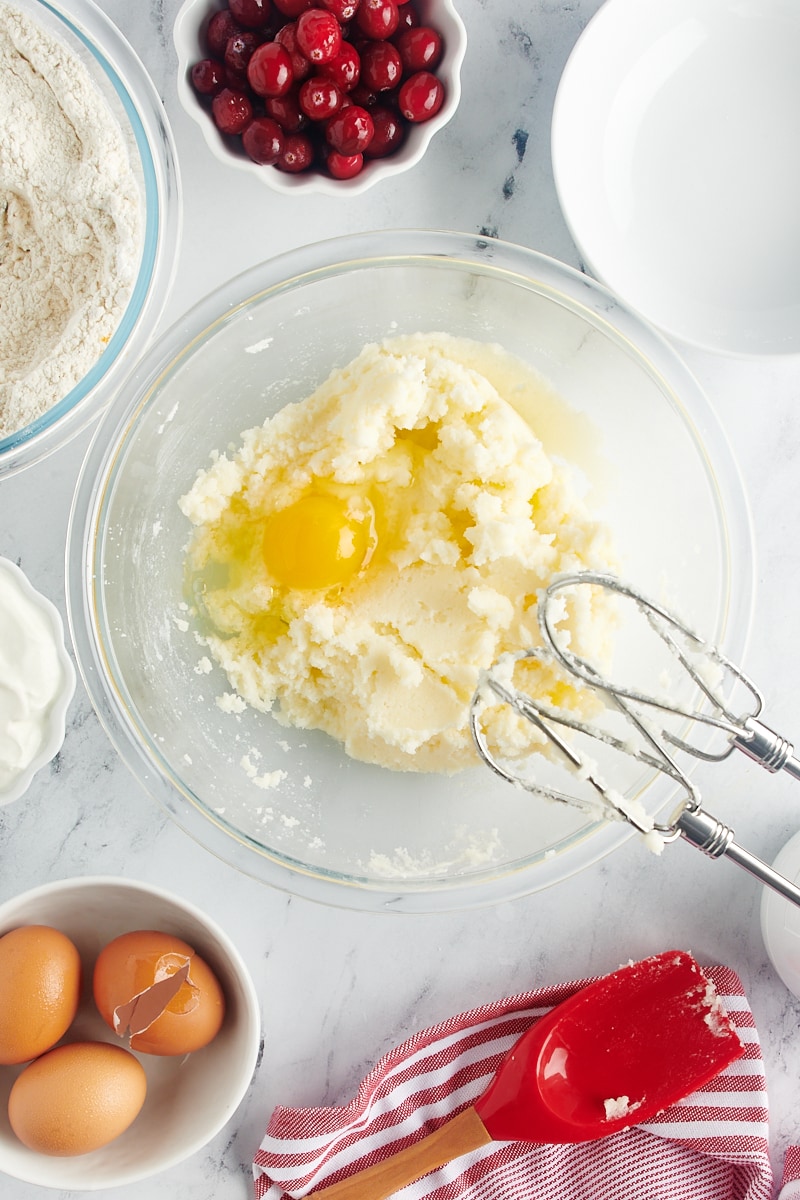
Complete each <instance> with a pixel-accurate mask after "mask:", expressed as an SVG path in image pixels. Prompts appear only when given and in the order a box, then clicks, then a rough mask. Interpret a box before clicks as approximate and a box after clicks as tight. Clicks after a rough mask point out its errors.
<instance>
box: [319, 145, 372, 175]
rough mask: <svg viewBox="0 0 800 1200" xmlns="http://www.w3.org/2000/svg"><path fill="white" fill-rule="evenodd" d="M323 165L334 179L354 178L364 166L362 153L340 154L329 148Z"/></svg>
mask: <svg viewBox="0 0 800 1200" xmlns="http://www.w3.org/2000/svg"><path fill="white" fill-rule="evenodd" d="M325 165H326V167H327V168H328V171H329V173H330V174H331V175H332V176H333V178H334V179H354V178H355V176H356V175H358V174H360V172H361V171H362V170H363V168H364V155H363V154H340V153H339V151H338V150H331V152H330V153H329V154H328V157H327V158H326V159H325Z"/></svg>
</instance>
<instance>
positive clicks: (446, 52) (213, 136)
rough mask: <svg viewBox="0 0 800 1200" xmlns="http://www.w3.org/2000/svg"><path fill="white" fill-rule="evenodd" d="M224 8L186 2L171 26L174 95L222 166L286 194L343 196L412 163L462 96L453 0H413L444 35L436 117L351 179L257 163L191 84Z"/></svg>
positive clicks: (200, 0) (460, 38) (215, 1)
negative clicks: (209, 30)
mask: <svg viewBox="0 0 800 1200" xmlns="http://www.w3.org/2000/svg"><path fill="white" fill-rule="evenodd" d="M224 7H226V6H225V5H224V4H223V3H222V2H221V0H185V2H184V4H183V5H182V7H181V9H180V11H179V13H178V15H177V17H176V18H175V25H174V29H173V39H174V42H175V48H176V50H177V54H178V98H179V100H180V102H181V104H182V106H183V108H184V110H185V111H186V112H187V113H188V115H189V116H190V117H191V118H192V120H193V121H194V122H195V123H196V124H197V126H198V128H199V129H200V132H201V134H202V136H203V141H204V143H205V146H206V148H207V149H208V152H209V154H210V155H211V156H212V157H213V158H214V159H215V161H216V163H217V164H219V166H220V167H222V168H230V169H232V170H233V171H234V172H235V173H236V174H238V175H247V176H249V177H250V178H252V179H257V180H258V181H259V182H261V183H263V184H265V185H266V186H267V187H269V188H271V189H272V190H273V191H276V192H280V193H284V194H287V195H294V196H300V195H303V194H310V193H315V194H322V195H327V196H341V197H342V199H346V198H347V197H348V196H354V195H359V194H360V193H362V192H364V191H366V190H367V189H368V188H371V187H373V186H374V185H375V184H376V183H381V182H382V181H384V180H387V179H392V178H394V177H396V176H397V175H400V174H402V173H403V172H405V171H408V170H410V169H411V168H412V167H414V166H415V165H416V164H417V163H418V162H419V161H420V159H422V157H423V156H424V155H425V154H426V152H427V151H428V148H429V146H430V144H431V141H432V139H433V138H434V137H435V135H436V134H437V133H438V132H439V131H440V130H441V129H443V128H444V126H445V125H447V123H448V122H449V121H450V120H452V118H453V116H454V115H455V112H456V109H457V108H458V104H459V101H460V99H461V67H462V64H463V61H464V56H465V54H466V49H467V31H466V28H465V26H464V22H463V21H462V20H461V17H460V16H459V14H458V12H457V11H456V7H455V5H454V4H453V3H452V0H417V3H416V5H415V7H416V9H417V11H418V13H419V17H420V21H421V23H422V24H426V25H430V26H432V27H433V28H434V29H436V30H437V32H438V33H440V34H441V36H442V39H443V52H442V58H441V61H440V63H439V65H438V66H437V67H436V69H435V74H436V75H437V76H438V78H439V79H440V80H441V81H442V83H443V84H444V89H445V94H444V100H443V103H442V106H441V108H440V109H439V111H438V112H437V113H436V115H435V116H433V117H431V118H430V119H428V120H427V121H422V122H420V123H414V124H409V125H408V128H407V130H406V135H405V139H404V141H403V144H402V145H401V146H400V148H399V149H398V150H396V151H395V152H394V153H393V154H391V155H390V156H388V157H386V158H375V159H373V160H371V161H369V162H367V163H366V164H365V166H364V168H363V170H362V171H361V172H360V173H359V174H358V175H356V176H355V177H354V178H352V179H333V178H331V177H330V176H328V175H326V174H325V173H324V172H323V171H321V170H319V169H317V168H312V169H311V170H307V171H303V172H301V173H299V174H289V173H287V172H285V171H280V170H277V169H276V168H275V167H273V166H261V165H259V164H258V163H255V162H253V161H252V159H250V158H249V157H248V156H247V154H245V152H244V151H243V150H242V147H241V144H240V139H239V138H238V137H229V136H226V135H224V134H222V133H220V131H219V129H217V127H216V126H215V124H214V122H213V120H212V117H211V112H210V106H209V104H208V103H206V99H205V97H200V96H199V95H198V94H197V92H196V91H195V90H194V88H193V87H192V83H191V78H190V75H191V69H192V66H193V65H194V64H195V63H196V62H198V61H199V60H200V59H203V58H206V57H207V56H208V50H207V48H206V43H205V30H206V27H207V25H208V21H209V19H210V17H211V16H212V15H213V14H214V13H215V12H217V11H219V10H220V9H222V8H224Z"/></svg>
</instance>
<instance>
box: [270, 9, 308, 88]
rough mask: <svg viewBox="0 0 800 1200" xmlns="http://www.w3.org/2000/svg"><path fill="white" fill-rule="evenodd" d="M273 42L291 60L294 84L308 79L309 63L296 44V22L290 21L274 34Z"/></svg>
mask: <svg viewBox="0 0 800 1200" xmlns="http://www.w3.org/2000/svg"><path fill="white" fill-rule="evenodd" d="M275 41H276V42H278V43H279V44H280V45H281V46H283V48H284V50H285V51H286V52H287V54H288V55H289V57H290V58H291V60H292V74H293V76H294V79H295V82H296V83H301V82H302V81H303V80H304V79H308V77H309V75H310V74H311V63H310V62H309V61H308V59H307V58H306V56H305V54H303V52H302V50H301V49H300V47H299V46H298V44H297V22H296V21H290V22H289V23H288V25H284V27H283V29H279V30H278V32H277V33H276V34H275Z"/></svg>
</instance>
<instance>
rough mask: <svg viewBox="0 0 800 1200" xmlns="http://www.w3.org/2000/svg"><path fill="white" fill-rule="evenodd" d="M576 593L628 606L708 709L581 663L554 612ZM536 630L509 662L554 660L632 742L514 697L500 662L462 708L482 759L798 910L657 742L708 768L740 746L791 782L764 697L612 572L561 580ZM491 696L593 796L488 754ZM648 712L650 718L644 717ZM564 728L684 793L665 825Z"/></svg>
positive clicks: (794, 893) (791, 761) (799, 764)
mask: <svg viewBox="0 0 800 1200" xmlns="http://www.w3.org/2000/svg"><path fill="white" fill-rule="evenodd" d="M576 587H599V588H605V589H608V590H611V591H613V592H616V593H618V594H619V595H622V596H624V597H626V598H627V599H629V600H632V601H633V602H634V603H635V605H636V606H637V608H638V610H639V611H640V612H641V614H642V616H643V617H644V618H645V620H646V621H647V622H648V624H649V626H650V628H651V629H652V630H653V631H654V632H655V633H656V634H657V636H658V637H659V638H660V639H661V640H662V642H664V644H665V645H666V647H667V648H668V650H669V651H670V653H671V655H672V656H674V658H675V659H676V660H677V661H678V662H679V663H680V664H681V666H682V668H683V669H684V671H685V672H686V673H687V674H688V676H689V677H690V679H691V680H692V682H693V683H694V685H695V686H696V687H697V688H699V690H700V693H701V694H702V696H703V697H704V698H705V701H706V702H707V705H708V707H707V708H702V707H696V708H687V707H684V706H682V705H680V704H673V703H671V702H669V701H668V700H666V699H663V698H660V697H658V696H656V695H649V694H647V693H645V692H642V691H640V690H638V689H636V688H633V687H625V686H621V685H618V684H616V683H614V682H612V681H610V680H608V679H606V678H605V677H604V676H603V675H602V674H601V673H600V672H599V671H598V670H597V669H596V668H595V667H593V666H592V665H591V664H590V663H589V662H587V661H586V659H584V658H581V657H580V656H579V655H577V654H575V653H573V652H572V651H571V650H570V649H569V647H568V646H567V645H566V643H565V640H564V636H563V634H562V633H560V631H559V629H558V627H557V622H558V619H559V615H560V614H561V613H562V612H563V605H560V604H558V603H557V601H559V600H560V593H562V592H563V591H565V590H567V589H570V588H572V589H574V588H576ZM539 625H540V629H541V632H542V637H543V639H544V642H545V646H544V648H543V649H535V650H526V651H522V652H520V653H519V654H517V655H514V656H513V660H514V661H523V660H525V659H540V660H543V661H547V660H550V661H554V662H557V663H559V664H560V665H561V666H562V667H563V668H564V669H565V670H566V671H567V673H568V674H569V675H570V676H572V677H574V678H577V679H579V680H580V681H581V683H582V684H583V685H584V686H585V687H587V688H589V689H591V690H592V691H593V692H595V693H597V694H598V695H599V696H600V697H601V698H603V699H604V700H605V702H606V705H607V706H610V707H611V708H612V709H613V711H614V712H615V713H618V714H621V716H622V718H623V721H624V723H625V726H626V727H627V728H630V729H631V730H633V731H634V733H635V735H636V737H637V744H633V743H631V741H630V739H629V737H627V736H626V737H624V738H622V737H618V736H616V735H615V734H614V733H613V732H610V731H608V730H606V729H603V728H600V727H599V726H597V725H592V724H589V723H588V722H584V721H581V720H578V719H576V718H574V717H572V716H571V715H570V714H568V713H566V712H565V711H563V710H562V709H556V708H551V707H549V706H547V705H545V704H542V703H540V702H538V701H536V700H534V699H533V698H532V697H531V696H528V695H525V694H524V693H523V692H520V691H519V690H518V689H517V688H516V687H514V686H513V684H511V683H510V682H509V680H510V672H509V669H508V667H509V664H508V662H506V663H505V665H504V667H503V669H502V670H501V669H500V668H499V665H498V664H494V666H493V667H491V668H490V669H489V670H488V671H487V672H485V673H484V675H483V678H482V679H481V682H480V684H479V686H478V688H477V690H476V692H475V695H474V697H473V700H472V705H471V708H470V725H471V729H472V735H473V738H474V741H475V745H476V747H477V750H478V753H479V754H480V756H481V758H482V759H483V760H484V762H486V763H487V765H488V766H489V767H491V769H492V770H493V771H494V772H495V773H496V774H498V775H499V776H500V777H501V778H502V779H505V780H506V781H508V782H509V783H513V784H514V785H515V786H517V787H522V788H524V789H525V790H526V791H529V792H532V793H534V794H536V795H539V796H543V797H545V798H548V799H551V800H557V801H559V802H561V803H565V804H569V805H571V806H573V807H578V808H582V809H584V810H589V811H594V812H595V813H598V814H599V815H602V816H603V817H606V818H608V819H610V820H617V821H626V822H627V823H628V824H630V825H632V826H633V828H635V829H636V830H638V831H639V833H641V834H643V835H644V836H645V838H646V839H647V838H654V839H656V842H657V843H659V844H660V845H663V844H664V843H670V842H674V841H676V840H677V839H678V838H683V839H684V840H685V841H687V842H689V843H690V844H691V845H693V846H695V847H697V848H698V849H700V850H702V851H703V852H704V853H705V854H707V855H708V856H709V857H710V858H721V857H726V858H729V859H731V860H732V861H733V862H735V863H736V864H737V865H738V866H740V867H742V868H743V869H744V870H745V871H748V872H749V873H750V874H751V875H753V876H754V877H755V878H756V879H758V880H759V881H760V882H762V883H764V884H766V886H767V887H770V888H772V889H774V890H775V891H776V892H778V893H780V894H781V895H782V896H784V897H785V898H786V899H787V900H789V901H791V902H792V903H793V904H796V905H798V906H800V888H798V887H797V886H796V885H795V884H794V883H792V882H791V881H790V880H788V879H786V878H785V877H784V876H783V875H781V874H779V873H778V872H777V871H775V870H773V868H772V867H770V866H769V865H768V864H767V863H765V862H763V861H762V860H761V859H759V858H757V857H755V856H754V855H752V854H750V852H749V851H747V850H745V849H744V847H742V846H740V845H739V844H738V843H737V842H736V841H735V835H734V831H733V830H732V829H730V828H729V827H728V826H726V825H725V824H723V822H721V821H719V820H718V819H717V818H716V817H714V816H712V814H711V813H709V812H707V811H706V810H705V809H704V808H703V807H702V806H701V802H700V800H701V797H700V792H699V790H698V789H697V787H696V786H695V785H694V784H693V783H692V781H691V780H690V779H689V778H688V776H687V775H686V773H685V772H684V771H683V770H682V768H681V767H680V766H679V765H678V763H677V762H676V761H675V759H674V757H673V756H672V754H671V753H670V751H669V750H668V748H667V745H666V744H665V743H668V744H669V745H670V746H672V747H675V748H677V749H680V750H684V751H686V752H687V753H689V754H691V755H693V756H694V757H696V758H700V759H703V760H705V761H708V762H719V761H722V760H723V759H725V758H727V757H728V755H730V754H731V753H732V752H733V750H734V749H738V750H741V751H742V752H743V753H745V754H747V755H748V757H749V758H751V759H753V760H754V761H755V762H758V763H759V764H760V765H761V766H763V767H765V768H766V769H767V770H768V771H770V772H773V773H774V772H777V771H780V770H785V771H787V772H788V773H789V774H790V775H792V776H793V778H795V779H800V761H798V759H797V758H796V757H795V755H794V747H793V746H792V744H791V743H790V742H789V741H787V740H786V739H785V738H783V737H781V736H780V735H779V734H777V733H775V732H774V731H773V730H771V729H770V728H769V727H768V726H766V725H764V724H763V723H762V722H761V721H759V720H758V715H759V714H760V712H761V710H762V708H763V697H762V695H761V693H760V691H759V690H758V688H757V687H756V686H755V684H754V683H753V682H752V681H751V680H750V679H749V678H748V677H747V676H746V675H745V674H744V672H743V671H742V670H741V669H740V668H739V667H737V666H736V665H735V664H733V663H731V662H730V660H729V659H727V658H726V657H725V655H723V654H722V652H721V651H720V650H718V649H717V648H716V647H715V646H712V645H710V644H709V643H707V642H706V641H705V640H704V639H703V638H701V637H700V636H699V635H698V634H697V633H695V632H694V631H693V630H691V629H689V628H688V627H687V626H686V625H684V623H683V622H682V621H680V620H679V619H678V618H677V617H676V616H675V615H674V614H672V613H670V612H668V611H667V610H666V609H664V608H662V607H661V606H660V605H658V604H656V603H655V602H654V601H652V600H650V599H649V598H648V597H647V596H645V595H643V594H642V593H641V592H639V591H638V590H637V589H636V588H633V587H631V586H630V585H629V584H627V583H623V582H622V581H621V580H619V579H618V578H616V577H615V576H613V575H607V574H602V573H599V572H593V571H587V572H580V573H576V574H572V575H563V576H559V577H558V578H557V579H555V580H554V581H553V582H552V583H551V584H550V586H549V587H548V588H547V589H546V590H545V592H544V593H543V595H542V597H541V599H540V604H539ZM709 668H711V669H709ZM731 682H733V683H735V684H737V685H739V687H740V690H743V691H744V693H745V694H746V695H747V696H748V697H749V708H750V711H749V712H746V713H745V714H744V715H741V714H737V713H734V712H733V711H732V708H731V706H730V704H729V702H728V701H727V700H726V698H725V691H726V686H725V685H726V683H727V684H728V685H729V684H730V683H731ZM489 694H491V696H492V697H494V698H495V700H499V701H500V702H501V703H503V704H507V705H509V706H510V707H511V708H512V709H513V710H514V712H516V713H517V714H518V715H519V716H521V717H523V718H524V719H525V720H527V721H529V722H530V723H531V724H532V725H533V726H534V727H535V728H536V729H538V730H539V731H540V733H541V734H543V735H544V737H545V738H546V739H547V740H548V741H549V742H550V743H551V744H552V745H553V746H554V747H555V748H556V749H557V750H558V751H559V752H560V754H561V756H562V757H563V759H564V761H565V763H567V764H568V765H569V767H570V768H571V770H572V771H573V772H574V773H575V778H576V779H577V778H580V779H581V780H583V781H585V783H586V784H588V786H589V788H590V789H591V793H592V795H593V796H594V797H596V798H597V799H596V802H593V803H587V802H586V801H585V800H583V799H581V798H580V797H578V796H576V795H575V794H573V793H572V792H566V791H562V790H560V789H558V788H554V787H551V786H548V785H546V784H542V783H540V782H537V781H536V780H535V779H532V778H529V777H527V776H526V775H525V774H524V773H523V772H522V771H520V770H519V769H518V768H517V767H516V766H515V765H513V764H512V765H507V764H506V763H505V762H503V761H502V760H501V759H500V758H499V757H498V756H497V755H496V754H495V753H494V751H493V750H492V747H491V746H490V744H489V739H488V736H487V734H486V731H485V728H484V724H483V720H482V713H483V711H484V710H485V708H486V706H487V704H489V703H494V700H490V699H489ZM701 704H702V701H701ZM641 709H644V710H645V711H644V712H642V711H640V710H641ZM645 714H646V715H645ZM653 714H655V721H654V720H653V719H651V718H652V716H653ZM659 716H664V717H666V718H668V719H669V720H670V721H673V722H674V721H676V720H677V721H678V722H680V723H683V724H684V725H685V724H686V723H687V722H691V723H695V722H697V723H700V724H701V725H703V726H705V727H710V728H711V729H712V730H714V731H716V732H717V733H719V734H721V735H722V739H723V745H722V748H721V749H719V750H716V751H711V750H707V749H703V748H701V747H699V746H697V745H696V744H694V743H692V742H691V741H689V740H688V737H686V736H683V735H682V734H681V733H679V732H676V731H675V730H674V729H670V728H669V724H668V723H663V724H662V723H661V722H660V721H659ZM559 728H560V729H561V730H563V731H564V734H566V736H564V734H562V732H560V731H559ZM566 731H572V732H573V733H579V734H581V735H584V736H586V737H588V738H591V739H594V740H595V741H598V742H602V743H604V744H605V745H606V746H609V747H611V748H613V749H614V750H616V751H619V752H620V753H622V754H624V755H626V756H628V757H629V758H634V759H636V760H637V761H639V762H641V763H643V764H645V765H646V766H648V767H650V768H653V769H656V770H658V771H660V772H662V773H663V774H665V775H667V776H668V777H669V778H671V779H672V780H673V781H674V782H675V783H676V784H677V785H678V786H679V787H680V789H681V790H682V792H683V796H682V798H681V800H680V803H679V805H678V807H677V808H676V810H675V812H674V813H673V814H672V816H671V818H670V819H669V821H668V822H666V823H663V824H660V823H657V822H654V821H652V820H651V819H650V818H649V817H648V816H647V814H646V813H645V812H644V810H643V809H642V808H641V806H639V805H637V804H636V803H630V802H628V801H627V800H626V799H625V797H624V796H623V795H621V794H620V793H618V792H617V791H615V790H614V789H613V788H612V787H610V786H609V785H608V784H607V783H606V782H605V781H604V780H603V779H602V778H601V777H600V774H599V772H598V770H597V768H596V766H595V765H594V763H592V762H591V760H589V759H588V758H587V756H585V755H583V754H582V753H580V752H579V751H578V750H577V749H576V747H575V745H574V744H572V743H571V742H570V741H569V734H568V733H567V732H566Z"/></svg>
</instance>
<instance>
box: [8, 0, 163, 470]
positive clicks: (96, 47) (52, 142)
mask: <svg viewBox="0 0 800 1200" xmlns="http://www.w3.org/2000/svg"><path fill="white" fill-rule="evenodd" d="M0 212H2V233H3V255H2V262H0V309H1V310H2V313H3V321H2V329H0V476H2V475H3V474H11V473H13V472H15V471H18V470H21V469H23V468H25V467H28V466H30V465H32V464H33V463H35V462H38V461H40V460H41V459H43V458H44V457H46V456H47V455H48V454H50V453H51V452H52V451H54V450H56V449H58V448H59V447H60V446H62V445H64V444H65V443H66V442H67V441H68V440H69V439H70V438H71V437H73V436H74V435H75V434H76V433H78V432H79V431H80V430H81V429H83V428H85V427H86V425H87V424H88V423H89V422H91V421H92V420H94V419H95V418H96V417H97V415H98V413H99V412H100V411H101V409H102V408H103V405H104V404H105V402H106V400H107V399H108V397H109V396H110V395H111V394H112V392H113V388H114V387H115V386H116V384H117V383H118V381H119V380H120V379H121V378H122V376H123V375H124V374H125V372H126V370H127V369H128V368H129V366H130V365H131V364H132V363H134V362H135V361H136V360H137V359H138V357H139V356H140V355H141V353H142V350H143V349H144V347H145V345H146V344H147V342H148V340H149V338H150V337H151V335H152V333H153V331H154V329H155V326H156V322H157V320H158V318H159V316H160V314H161V313H162V311H163V307H164V304H165V302H166V299H167V296H168V294H169V289H170V284H171V280H172V271H173V267H174V264H175V259H176V255H175V249H176V246H177V244H178V240H179V227H180V203H179V181H178V175H177V169H176V161H175V155H174V151H173V142H172V136H171V133H170V130H169V127H168V125H167V121H166V116H165V114H164V112H163V109H162V106H161V102H160V100H159V97H158V94H157V92H156V90H155V88H154V86H153V84H152V83H151V81H150V79H149V77H148V75H147V73H146V71H145V69H144V67H143V66H142V64H141V63H140V61H139V59H138V58H137V56H136V55H135V53H134V52H133V50H132V49H131V47H130V46H129V45H128V43H127V42H126V41H125V39H124V38H123V37H122V35H121V34H120V33H119V32H118V31H117V29H116V28H115V26H114V25H113V24H112V23H111V22H110V21H109V20H108V19H107V18H106V17H105V15H104V14H103V13H102V12H101V11H100V10H99V9H98V8H96V7H95V5H94V4H93V3H92V2H91V0H69V3H64V4H61V3H59V2H58V0H56V2H47V3H45V2H43V0H8V2H6V0H0Z"/></svg>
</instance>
